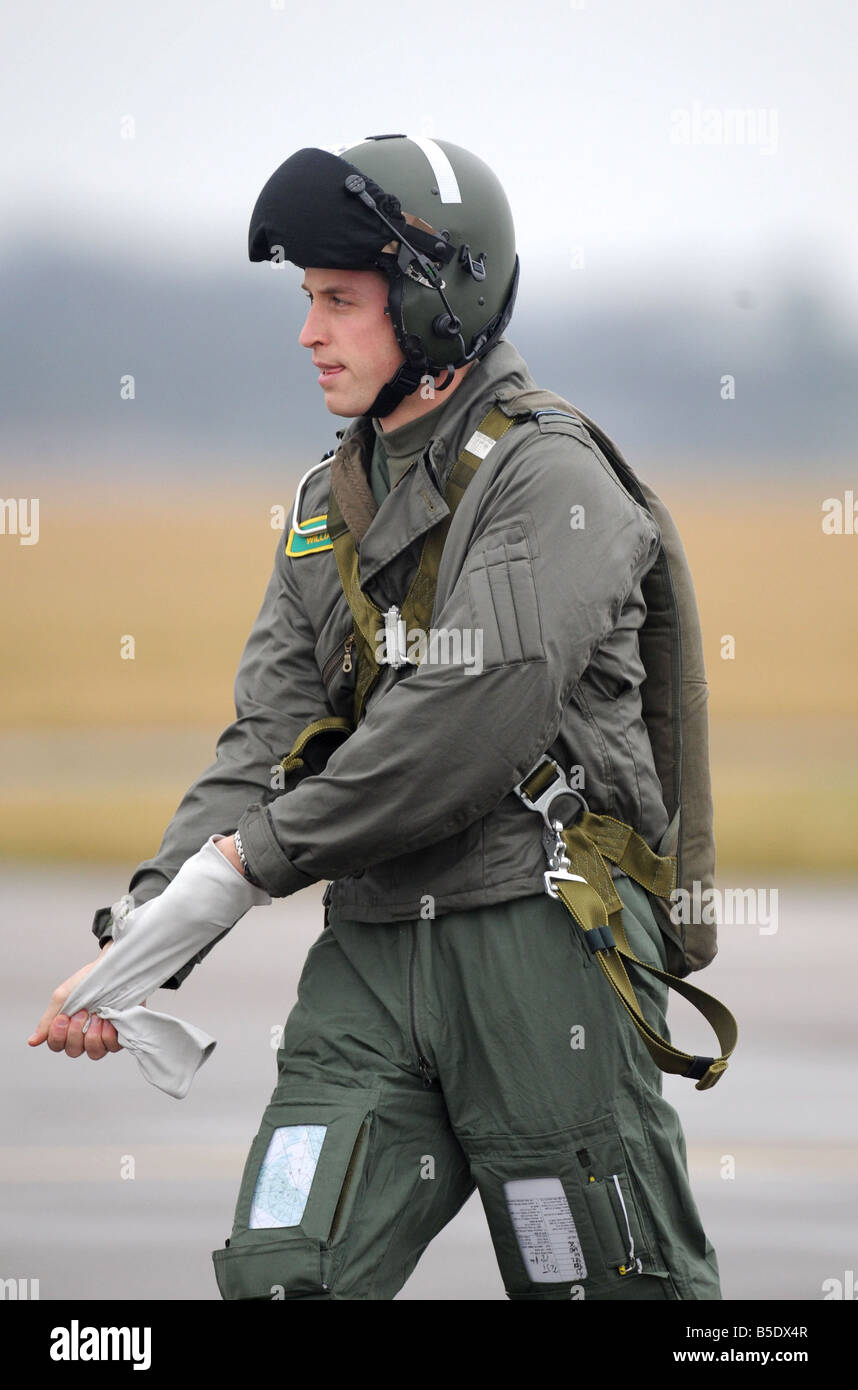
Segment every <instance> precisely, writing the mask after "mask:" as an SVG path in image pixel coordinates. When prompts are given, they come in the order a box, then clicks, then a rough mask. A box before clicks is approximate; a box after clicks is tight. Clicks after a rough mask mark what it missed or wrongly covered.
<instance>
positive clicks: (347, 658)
mask: <svg viewBox="0 0 858 1390" xmlns="http://www.w3.org/2000/svg"><path fill="white" fill-rule="evenodd" d="M356 640H357V639H356V637H355V634H354V633H353V632H350V633H349V635H348V637H347V638H346V640H345V642H343V643H341V644H340V645H339V646H338V647H337V649H336V651H334V652H333V653H332V654H331V656H329V657H328V659H327V661H326V662H325V664H324V666H323V667H322V681H323V683H324V684H325V685H327V683H328V681H329V680H330V678H331V676H332V675H333V674H334V671H335V670H336V669H337V667H338V666H339V665H340V664H342V669H343V672H344V674H345V675H348V673H349V671H350V670H351V669H352V665H353V655H352V654H353V651H354V645H355V641H356Z"/></svg>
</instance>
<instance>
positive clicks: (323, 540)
mask: <svg viewBox="0 0 858 1390" xmlns="http://www.w3.org/2000/svg"><path fill="white" fill-rule="evenodd" d="M327 520H328V517H327V514H326V513H325V514H323V515H322V516H310V517H308V518H307V520H306V521H302V523H301V525H302V526H315V525H316V524H317V523H318V522H320V521H325V522H326V521H327ZM333 547H334V543H333V541H332V540H331V538H330V536H329V535H328V532H327V530H325V531H314V532H313V533H312V535H310V536H298V535H296V534H295V529H294V527H293V528H292V529H291V530H290V531H289V539H288V540H287V542H286V554H287V555H292V556H294V557H295V559H298V558H299V557H300V556H301V555H314V554H316V553H317V552H318V551H320V550H333Z"/></svg>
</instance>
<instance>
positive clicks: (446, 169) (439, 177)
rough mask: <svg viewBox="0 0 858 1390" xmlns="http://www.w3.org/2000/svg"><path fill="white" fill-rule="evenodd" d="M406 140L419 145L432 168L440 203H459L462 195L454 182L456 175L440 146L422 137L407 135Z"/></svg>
mask: <svg viewBox="0 0 858 1390" xmlns="http://www.w3.org/2000/svg"><path fill="white" fill-rule="evenodd" d="M408 139H409V140H411V141H412V143H413V144H415V145H419V147H420V149H421V150H422V151H423V153H424V154H425V156H426V158H427V159H428V160H429V163H430V164H431V166H432V173H433V175H434V178H435V182H436V183H437V185H438V192H439V193H440V195H441V202H442V203H461V201H462V195H461V193H460V192H459V185H458V183H457V182H456V175H455V174H454V172H453V166H452V164H451V163H450V161H449V159H448V158H447V156H446V155H445V153H444V151H443V150H442V149H441V146H440V145H438V144H436V143H435V141H434V140H428V139H427V138H426V136H424V135H409V136H408Z"/></svg>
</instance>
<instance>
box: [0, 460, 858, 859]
mask: <svg viewBox="0 0 858 1390" xmlns="http://www.w3.org/2000/svg"><path fill="white" fill-rule="evenodd" d="M641 472H642V474H643V476H644V477H648V476H649V475H648V474H647V473H646V471H645V470H643V469H641ZM294 485H295V478H294V477H292V476H288V475H284V481H283V486H282V488H281V490H280V491H279V494H275V492H274V490H273V489H272V488H270V487H266V486H265V485H264V484H260V483H258V482H254V484H253V485H252V486H248V485H246V484H243V483H242V482H241V480H240V478H236V479H234V480H232V481H230V482H228V483H227V484H226V485H224V484H222V483H218V485H217V486H218V489H219V491H220V492H221V494H222V497H221V498H220V499H218V498H217V497H216V496H215V495H214V488H213V489H212V496H211V497H209V498H207V499H204V500H202V501H201V500H200V499H199V498H198V497H197V496H194V495H190V494H189V493H188V492H187V490H186V489H185V490H183V488H182V486H181V485H178V484H177V485H176V487H175V488H172V487H165V486H164V485H163V483H159V485H158V488H157V491H156V492H155V493H153V495H151V496H148V497H145V498H142V497H140V496H139V495H138V494H137V493H133V494H132V493H131V492H130V491H123V489H122V487H121V486H120V485H117V486H116V488H115V489H114V490H113V491H112V492H111V495H110V496H105V495H104V493H103V492H101V493H94V492H88V491H87V490H86V489H82V488H71V487H69V486H66V487H65V488H63V489H61V488H60V487H59V486H58V487H56V488H51V489H43V492H42V496H41V498H40V517H39V539H38V543H37V544H35V545H22V544H21V543H20V541H19V540H18V538H17V537H16V536H14V535H4V536H2V537H0V583H2V592H3V593H4V595H5V596H6V602H5V603H4V621H3V624H2V631H0V660H2V671H3V678H2V685H3V719H2V728H0V787H2V798H0V847H2V853H3V855H4V856H5V857H7V858H12V859H15V860H17V861H22V860H23V861H29V862H37V861H39V860H64V859H70V858H74V859H82V860H93V861H107V860H115V861H122V862H124V863H126V864H127V865H130V866H131V867H132V868H133V867H134V866H135V865H136V864H137V863H138V862H140V861H141V860H142V859H144V858H147V857H149V856H150V855H151V854H153V853H154V852H155V851H156V849H157V847H158V845H159V843H160V839H161V835H162V832H163V830H164V828H165V826H166V824H167V822H168V820H169V818H170V816H171V815H172V813H173V811H174V810H175V808H176V806H177V805H178V803H179V801H180V799H181V797H182V795H183V793H184V792H185V790H186V789H187V787H188V786H189V785H190V783H191V782H192V781H193V780H194V779H195V778H196V777H197V776H198V775H199V773H200V772H202V771H203V769H204V768H205V767H206V766H207V765H208V764H209V762H211V760H212V758H213V756H214V745H215V740H216V738H217V735H218V734H219V733H220V731H221V729H223V728H224V727H225V726H226V725H227V724H228V723H229V722H230V721H231V719H232V718H233V716H234V711H233V705H232V686H233V679H234V676H235V670H236V667H237V665H238V661H239V658H240V655H241V651H242V648H243V646H244V642H245V640H246V637H247V635H248V632H249V630H250V627H251V624H252V622H253V620H254V618H255V616H256V614H257V612H258V609H259V606H260V603H261V601H262V596H263V593H264V591H265V587H266V585H267V583H268V578H269V575H270V572H271V566H272V562H273V557H274V546H275V543H276V539H277V536H278V535H280V536H281V537H282V532H277V531H276V530H275V529H273V528H272V524H271V510H272V508H274V507H276V506H278V505H280V506H282V507H284V508H288V505H289V503H290V502H291V499H292V496H293V494H294ZM655 486H656V488H657V490H658V491H659V492H660V495H661V496H662V497H663V498H664V500H665V502H666V503H667V505H668V507H669V508H670V510H671V512H672V513H673V515H674V517H675V519H676V522H677V525H678V527H679V530H680V534H681V535H682V538H683V542H684V544H685V549H686V553H687V555H688V558H689V561H690V564H691V569H692V574H693V576H694V581H695V587H696V590H697V598H698V603H699V606H700V612H701V618H702V623H703V635H704V644H705V653H706V669H707V676H708V680H709V685H710V691H711V695H710V722H711V753H712V771H713V784H714V794H715V808H716V816H717V824H716V832H717V844H718V860H719V867H723V866H746V865H747V866H750V865H753V866H754V867H767V866H771V867H782V868H790V869H802V868H806V869H808V870H813V871H819V870H825V871H829V870H830V871H835V872H836V871H841V870H852V869H854V868H856V866H858V836H856V834H855V828H856V825H858V776H856V773H858V737H856V735H858V694H856V691H858V679H856V677H858V652H856V643H855V635H856V632H858V584H856V561H858V536H851V535H840V536H837V535H834V536H828V535H825V534H824V533H823V531H822V527H821V519H822V511H821V504H822V500H823V498H824V497H825V496H826V490H825V487H824V485H822V484H817V483H815V482H813V481H811V480H805V481H804V482H803V483H801V484H798V485H796V484H794V483H793V484H791V485H790V486H789V487H786V486H783V487H780V486H779V487H777V488H768V489H756V490H752V489H751V488H746V487H744V486H739V485H737V483H736V480H735V478H732V479H729V480H722V479H720V478H719V479H718V481H717V482H716V483H710V484H709V485H708V486H706V487H705V488H704V487H696V488H695V487H691V486H689V485H685V484H683V485H682V486H677V485H674V484H670V485H668V484H665V483H663V484H661V486H659V484H658V482H656V483H655ZM305 563H307V564H310V563H312V561H311V560H307V561H306V562H305ZM126 634H130V635H131V636H133V637H134V640H135V656H134V659H133V660H123V659H122V657H121V655H120V642H121V639H122V638H123V636H125V635H126ZM725 635H729V636H731V637H732V638H733V639H734V641H735V657H734V658H733V659H724V657H723V656H722V639H723V638H724V637H725ZM283 751H284V753H285V752H286V750H285V749H284V750H283ZM808 813H809V817H808ZM808 824H810V825H816V826H822V825H823V824H824V830H820V831H818V832H817V833H816V834H815V835H810V834H808V833H807V830H806V826H807V825H808Z"/></svg>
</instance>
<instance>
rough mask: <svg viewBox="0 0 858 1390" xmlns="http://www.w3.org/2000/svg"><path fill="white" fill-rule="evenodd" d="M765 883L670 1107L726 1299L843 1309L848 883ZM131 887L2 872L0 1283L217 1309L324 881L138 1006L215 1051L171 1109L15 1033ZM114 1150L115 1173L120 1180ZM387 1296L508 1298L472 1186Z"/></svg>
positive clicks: (105, 875) (676, 1011) (850, 1190)
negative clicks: (837, 1299) (714, 1064)
mask: <svg viewBox="0 0 858 1390" xmlns="http://www.w3.org/2000/svg"><path fill="white" fill-rule="evenodd" d="M749 882H750V880H749ZM765 883H766V888H767V889H770V888H771V887H777V889H778V914H777V919H776V927H777V929H776V930H775V931H771V930H770V927H771V925H772V923H769V925H768V927H767V928H766V929H762V928H761V926H760V925H757V924H754V923H733V924H727V925H725V926H723V927H722V928H721V932H720V941H721V946H720V951H719V955H718V957H717V958H716V960H715V961H714V963H713V964H712V965H711V966H710V967H709V968H708V969H707V970H705V971H704V972H702V973H701V974H698V975H695V976H694V977H693V979H694V980H695V982H696V983H699V984H700V985H701V987H702V988H704V989H706V990H709V991H711V992H712V993H714V994H715V995H717V996H718V997H719V998H720V999H722V1000H723V1001H724V1002H725V1003H726V1004H727V1005H728V1006H729V1007H730V1008H731V1009H732V1010H733V1012H734V1013H735V1015H736V1017H737V1019H738V1021H739V1030H740V1036H739V1046H738V1048H737V1050H736V1053H735V1055H734V1059H733V1061H732V1062H731V1064H730V1067H729V1069H728V1071H727V1073H726V1075H725V1076H724V1077H722V1078H721V1080H720V1082H719V1083H718V1085H717V1086H716V1087H715V1088H714V1089H713V1090H710V1091H696V1090H695V1089H694V1085H693V1083H691V1082H689V1081H684V1080H682V1079H681V1078H668V1079H667V1080H666V1082H665V1093H666V1094H667V1096H668V1097H669V1099H670V1100H671V1102H672V1103H673V1104H674V1105H675V1106H676V1108H677V1109H678V1111H679V1113H680V1115H681V1117H682V1121H683V1125H684V1128H685V1133H686V1138H687V1143H688V1154H689V1167H690V1172H691V1181H692V1187H693V1190H694V1193H695V1196H696V1200H697V1203H698V1207H699V1210H700V1213H701V1217H702V1220H703V1225H704V1227H705V1229H706V1231H707V1234H708V1236H709V1238H710V1240H711V1241H712V1243H713V1244H714V1246H715V1248H716V1250H717V1252H718V1258H719V1264H720V1268H721V1277H722V1291H723V1295H724V1298H725V1299H728V1300H729V1299H754V1300H810V1301H818V1300H821V1299H823V1298H824V1297H825V1296H826V1291H827V1292H828V1296H831V1295H830V1290H831V1289H832V1288H833V1287H836V1286H834V1285H832V1284H831V1283H827V1282H826V1281H833V1280H839V1281H840V1283H841V1284H842V1285H843V1286H844V1287H845V1288H846V1290H847V1294H846V1296H847V1297H851V1296H852V1295H851V1292H848V1291H849V1290H850V1289H852V1288H853V1287H854V1286H853V1285H852V1284H850V1272H853V1273H854V1275H858V1200H856V1199H858V1103H856V1088H855V1079H854V1076H855V1043H856V1027H855V978H856V972H855V964H856V932H858V926H857V925H856V897H855V890H854V886H853V885H852V884H851V883H847V882H839V883H838V882H836V881H827V882H826V883H824V884H818V885H817V884H813V883H809V882H807V881H804V880H801V879H795V880H789V879H787V878H786V877H784V876H772V875H771V874H769V875H768V876H767V877H766V879H765ZM126 886H127V879H123V878H122V877H121V876H119V875H118V874H117V872H116V870H115V869H114V868H105V869H101V870H99V869H93V868H92V867H87V868H85V869H77V868H75V869H66V868H60V867H51V868H39V869H34V870H29V871H28V870H22V869H19V868H14V869H10V868H9V867H8V866H6V867H4V871H3V874H2V890H0V913H2V922H3V954H4V968H3V996H2V997H3V1009H2V1019H1V1020H0V1030H2V1031H0V1036H2V1044H3V1056H4V1057H5V1058H6V1065H5V1066H4V1068H3V1081H2V1086H3V1104H2V1115H3V1119H4V1125H3V1134H2V1139H0V1180H2V1187H0V1194H2V1195H0V1203H2V1205H0V1281H2V1280H8V1279H15V1280H17V1281H24V1282H23V1283H20V1282H19V1285H18V1287H19V1290H20V1291H21V1292H22V1293H23V1296H27V1290H28V1289H29V1290H30V1295H29V1296H34V1295H35V1293H36V1288H37V1296H38V1297H40V1298H41V1299H60V1298H75V1299H83V1300H89V1299H99V1298H119V1299H171V1300H175V1299H219V1297H220V1295H219V1293H218V1289H217V1285H216V1283H215V1279H214V1273H213V1269H212V1263H211V1251H212V1250H213V1249H215V1248H217V1247H219V1246H221V1245H222V1244H223V1242H224V1239H225V1238H226V1236H227V1235H228V1234H229V1231H230V1227H231V1224H232V1214H233V1208H234V1204H235V1199H236V1196H237V1192H238V1184H239V1180H240V1177H241V1172H242V1168H243V1165H244V1160H245V1157H246V1154H247V1150H248V1148H249V1145H250V1142H251V1139H252V1138H253V1135H254V1134H255V1133H256V1130H257V1128H258V1124H259V1119H260V1116H261V1114H262V1111H263V1109H264V1107H265V1105H266V1103H267V1101H268V1098H269V1096H270V1093H271V1090H272V1088H273V1085H274V1082H275V1080H276V1062H275V1052H274V1048H273V1047H272V1041H271V1040H272V1037H273V1036H274V1035H275V1034H276V1032H277V1030H278V1029H279V1028H280V1026H281V1025H282V1023H283V1022H284V1020H285V1018H286V1016H287V1014H288V1012H289V1010H290V1008H291V1006H292V1003H293V1002H294V1000H295V997H296V986H297V981H298V978H299V976H300V972H301V968H302V965H303V962H304V957H305V955H306V952H307V950H308V948H309V946H310V945H311V944H312V942H313V941H314V940H315V938H316V937H317V936H318V934H319V932H320V931H321V930H322V925H323V924H322V909H321V903H320V899H321V888H320V887H314V888H311V889H308V890H306V891H304V892H303V893H301V894H299V895H297V896H296V897H293V898H290V899H287V900H282V899H281V900H276V901H275V902H274V904H273V905H272V907H271V908H266V909H254V910H253V911H252V912H251V914H249V916H247V917H245V918H244V919H243V920H242V922H240V923H239V924H238V926H237V927H236V928H235V929H234V930H233V932H231V933H230V935H229V936H227V937H226V938H225V940H223V941H222V942H221V943H220V944H219V945H218V946H217V947H215V949H214V950H213V951H212V952H211V954H210V955H209V956H208V958H207V959H206V961H205V962H204V963H203V965H202V966H201V967H199V968H198V969H196V970H195V971H194V972H193V973H192V974H191V976H190V977H189V978H188V980H187V981H186V982H185V984H184V985H183V986H182V988H181V989H180V990H179V991H160V992H158V994H157V995H156V996H155V997H154V999H153V1001H152V1003H153V1007H156V1008H158V1009H159V1010H162V1011H164V1012H172V1013H176V1014H178V1015H179V1016H180V1017H182V1018H185V1019H187V1020H189V1021H192V1022H195V1023H197V1024H199V1026H200V1027H202V1028H204V1029H205V1030H206V1031H207V1032H209V1033H211V1034H213V1035H214V1036H215V1037H216V1038H217V1039H218V1046H217V1047H216V1048H215V1051H214V1053H213V1054H212V1056H211V1057H210V1058H209V1060H208V1061H207V1062H206V1064H205V1065H204V1066H203V1067H202V1068H201V1070H200V1071H199V1072H198V1073H197V1075H196V1077H195V1079H194V1082H193V1084H192V1086H191V1090H190V1092H189V1094H188V1095H187V1096H186V1097H185V1099H184V1100H182V1101H176V1100H175V1099H173V1098H171V1097H169V1096H167V1095H165V1094H164V1093H163V1092H161V1091H159V1090H157V1089H156V1088H155V1087H153V1086H150V1085H148V1084H147V1083H146V1081H145V1080H144V1079H143V1077H142V1075H141V1074H140V1072H139V1070H138V1067H137V1064H136V1062H135V1060H134V1058H133V1057H132V1056H131V1055H130V1054H128V1053H127V1052H122V1053H119V1054H117V1055H115V1056H109V1057H107V1058H105V1059H104V1060H103V1061H101V1062H98V1063H97V1064H93V1063H92V1062H91V1061H90V1060H89V1059H88V1058H87V1057H86V1056H83V1057H81V1058H78V1059H75V1060H73V1059H70V1058H68V1057H66V1056H65V1055H64V1054H55V1053H51V1052H49V1050H48V1048H47V1046H46V1045H43V1046H41V1047H39V1048H30V1047H29V1046H28V1045H27V1041H26V1040H27V1038H28V1036H29V1034H30V1033H31V1032H32V1030H33V1028H34V1027H35V1025H36V1023H37V1021H38V1019H39V1018H40V1016H41V1014H42V1012H43V1011H44V1009H45V1007H46V1006H47V1003H48V999H49V997H50V994H51V991H52V990H53V989H54V987H55V986H56V985H57V984H58V983H59V982H60V981H61V980H63V979H65V978H66V977H67V976H68V975H70V974H71V973H72V972H73V971H74V970H76V969H78V968H79V967H80V966H81V965H83V964H85V963H86V962H87V961H89V960H92V959H94V956H95V951H96V949H97V948H96V946H95V939H94V937H93V936H92V934H91V932H90V930H89V925H90V922H91V920H92V914H93V911H94V910H95V908H96V907H99V906H101V905H103V904H105V903H110V902H114V901H115V900H116V899H117V898H118V897H119V896H120V895H121V894H122V893H123V892H124V891H125V890H126ZM754 886H756V885H754ZM773 921H775V919H773ZM671 1028H672V1032H673V1036H674V1041H675V1042H676V1043H677V1044H678V1045H679V1046H681V1047H684V1048H686V1049H687V1050H688V1049H692V1048H694V1049H697V1050H700V1051H710V1050H711V1049H710V1034H709V1031H708V1028H707V1027H706V1025H705V1024H703V1023H702V1022H700V1021H699V1020H698V1016H697V1015H696V1014H694V1013H693V1012H692V1011H691V1010H690V1009H689V1007H688V1006H687V1005H686V1004H685V1003H684V1001H681V1000H678V1001H677V1002H676V1004H675V1005H672V1013H671ZM274 1046H275V1047H276V1043H275V1044H274ZM128 1156H130V1157H131V1158H133V1161H134V1177H133V1179H129V1178H128V1177H127V1176H126V1177H123V1171H125V1172H127V1171H128V1169H129V1166H130V1165H129V1162H128ZM34 1280H38V1285H37V1286H35V1285H34V1284H31V1283H30V1282H29V1281H34ZM2 1291H3V1284H2V1282H0V1296H2ZM7 1296H8V1295H7ZM398 1297H399V1298H400V1299H403V1300H409V1299H410V1300H459V1301H464V1300H469V1301H473V1300H496V1299H505V1297H506V1295H505V1292H504V1288H503V1284H502V1282H501V1279H500V1276H499V1273H498V1269H497V1266H496V1263H495V1259H494V1252H493V1249H492V1245H491V1240H490V1238H489V1232H488V1227H487V1225H486V1221H485V1217H484V1215H483V1211H482V1207H481V1205H480V1201H479V1197H478V1196H477V1194H476V1193H475V1194H474V1195H473V1196H472V1197H471V1198H470V1200H469V1201H468V1202H467V1203H466V1205H465V1206H464V1207H463V1209H462V1210H461V1212H460V1213H459V1214H458V1216H457V1217H456V1218H455V1219H454V1220H453V1221H452V1222H450V1224H449V1225H448V1226H447V1227H446V1228H445V1230H444V1231H442V1233H441V1234H440V1235H439V1236H438V1237H437V1238H436V1239H435V1241H434V1242H433V1243H432V1244H431V1245H430V1246H429V1248H428V1249H427V1250H426V1252H425V1253H424V1255H423V1256H422V1258H421V1260H420V1262H419V1263H418V1265H417V1268H416V1270H415V1271H414V1273H413V1274H412V1276H411V1278H410V1279H409V1280H408V1282H407V1284H406V1285H405V1287H404V1288H403V1290H402V1291H401V1293H400V1294H399V1295H398Z"/></svg>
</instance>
